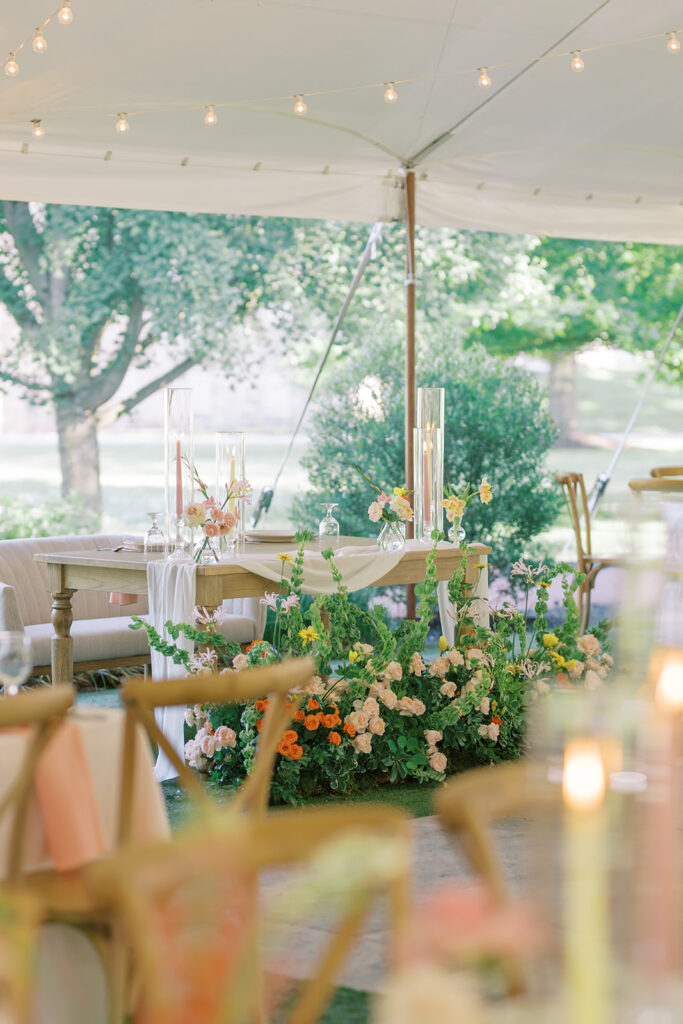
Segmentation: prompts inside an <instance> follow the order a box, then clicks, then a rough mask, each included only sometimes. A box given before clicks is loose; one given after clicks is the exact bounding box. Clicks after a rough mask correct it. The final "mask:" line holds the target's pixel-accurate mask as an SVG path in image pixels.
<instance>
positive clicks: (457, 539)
mask: <svg viewBox="0 0 683 1024" xmlns="http://www.w3.org/2000/svg"><path fill="white" fill-rule="evenodd" d="M448 539H449V541H450V542H451V544H462V542H463V541H464V539H465V531H464V529H463V526H462V516H461V517H460V519H454V520H453V525H452V526H451V528H450V530H449V531H448Z"/></svg>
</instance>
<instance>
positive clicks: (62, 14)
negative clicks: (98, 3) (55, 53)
mask: <svg viewBox="0 0 683 1024" xmlns="http://www.w3.org/2000/svg"><path fill="white" fill-rule="evenodd" d="M73 17H74V15H73V11H72V10H71V0H63V2H62V3H61V5H60V6H59V7H58V8H57V10H56V11H53V12H52V14H50V15H49V16H48V17H47V18H45V20H44V21H41V23H40V25H36V27H35V30H34V31H33V32H32V34H31V35H29V36H26V38H25V39H23V40H22V41H21V42H20V43H19V45H18V46H15V47H14V49H13V50H10V52H9V56H8V58H7V61H6V62H5V74H6V75H9V76H10V78H14V77H16V75H18V74H19V64H18V63H17V60H16V56H17V54H18V53H21V51H22V50H23V49H24V47H25V46H28V44H29V43H31V45H32V47H33V49H34V50H35V52H36V53H45V51H46V50H47V40H46V39H45V36H44V35H43V32H44V30H45V29H46V28H47V26H48V25H49V24H50V22H51V21H54V20H55V19H57V21H59V23H60V25H70V24H71V22H72V21H73Z"/></svg>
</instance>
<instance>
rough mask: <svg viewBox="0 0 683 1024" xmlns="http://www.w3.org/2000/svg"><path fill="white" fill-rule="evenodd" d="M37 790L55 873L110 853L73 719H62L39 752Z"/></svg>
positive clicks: (36, 775)
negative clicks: (45, 745)
mask: <svg viewBox="0 0 683 1024" xmlns="http://www.w3.org/2000/svg"><path fill="white" fill-rule="evenodd" d="M35 790H36V797H37V800H38V806H39V808H40V813H41V817H42V820H43V826H44V828H45V836H46V839H47V845H48V849H49V851H50V854H51V855H52V858H53V859H54V862H55V867H56V869H57V871H70V870H72V869H74V868H79V867H82V866H83V865H84V864H87V863H88V862H89V861H92V860H96V859H97V858H98V857H101V856H103V855H104V854H105V853H106V852H107V843H106V839H105V833H104V825H103V824H102V817H101V814H100V809H99V807H98V805H97V799H96V797H95V789H94V786H93V781H92V777H91V775H90V767H89V765H88V760H87V757H86V752H85V746H84V744H83V738H82V736H81V733H80V730H79V728H78V725H77V724H76V723H75V722H68V721H67V722H62V723H61V725H60V726H59V727H58V728H57V729H56V731H55V733H54V735H53V736H52V738H51V739H50V742H49V743H48V745H47V747H46V749H45V750H44V751H43V753H42V754H41V756H40V760H39V761H38V764H37V766H36V772H35Z"/></svg>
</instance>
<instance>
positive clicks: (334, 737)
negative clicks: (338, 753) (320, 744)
mask: <svg viewBox="0 0 683 1024" xmlns="http://www.w3.org/2000/svg"><path fill="white" fill-rule="evenodd" d="M327 738H328V740H329V741H330V743H333V744H334V745H335V747H338V746H339V744H340V743H341V736H340V735H339V733H338V732H331V733H330V735H329V736H328V737H327Z"/></svg>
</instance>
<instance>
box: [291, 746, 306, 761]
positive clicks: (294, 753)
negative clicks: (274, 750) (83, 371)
mask: <svg viewBox="0 0 683 1024" xmlns="http://www.w3.org/2000/svg"><path fill="white" fill-rule="evenodd" d="M303 752H304V748H303V747H300V746H299V744H298V743H295V744H294V746H293V747H290V749H289V755H288V756H289V757H291V759H292V761H298V760H299V758H300V757H301V755H302V754H303Z"/></svg>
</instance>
